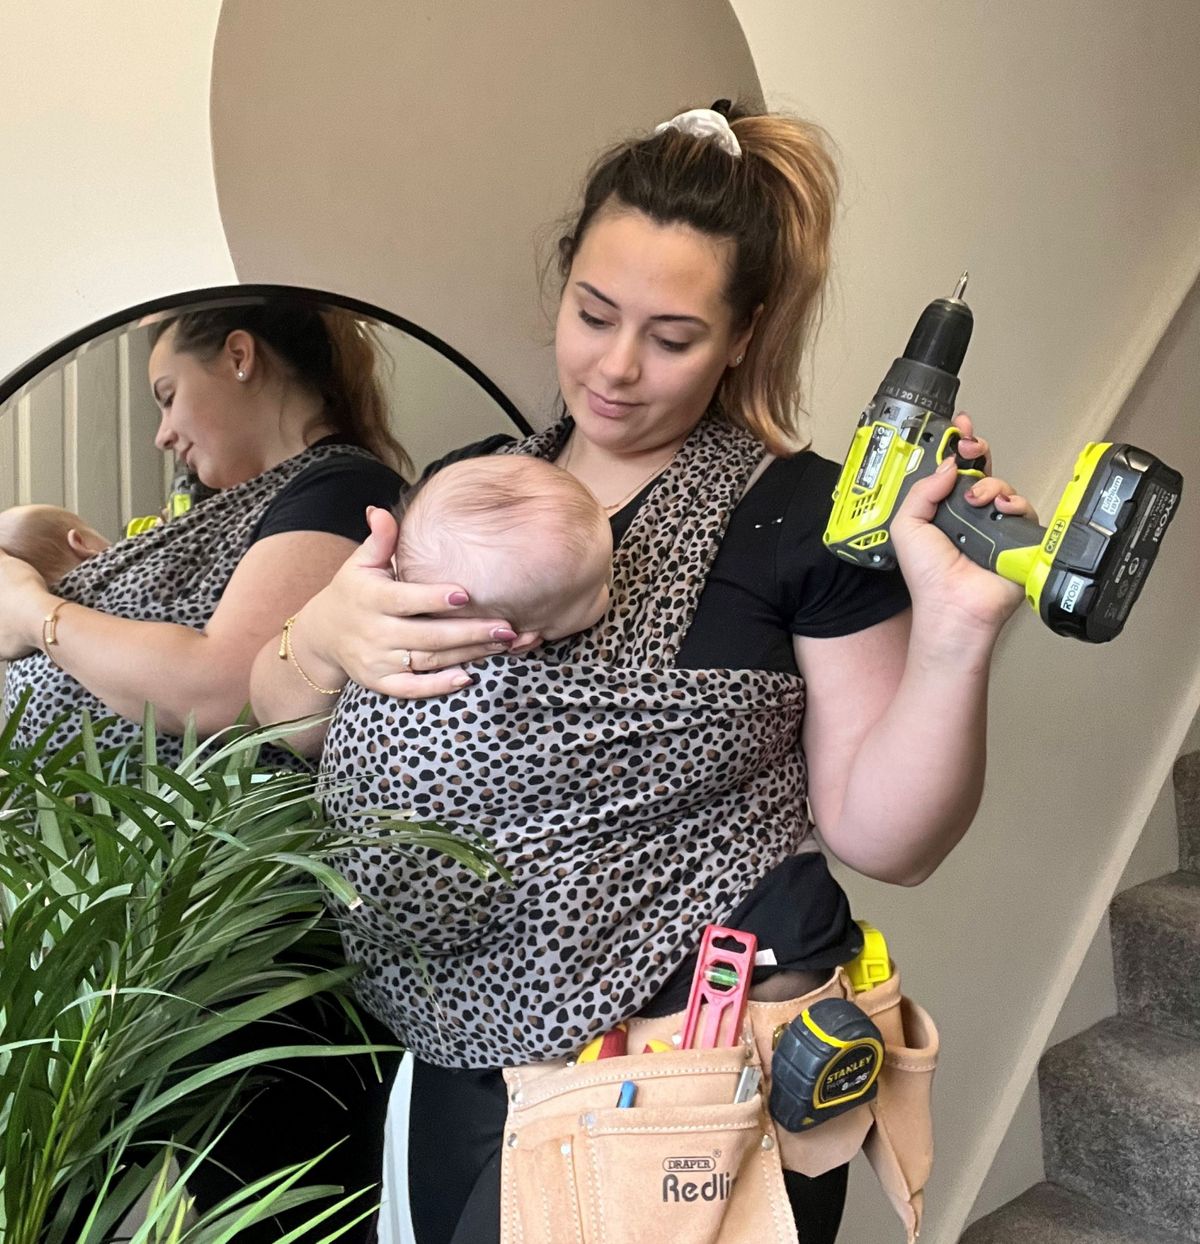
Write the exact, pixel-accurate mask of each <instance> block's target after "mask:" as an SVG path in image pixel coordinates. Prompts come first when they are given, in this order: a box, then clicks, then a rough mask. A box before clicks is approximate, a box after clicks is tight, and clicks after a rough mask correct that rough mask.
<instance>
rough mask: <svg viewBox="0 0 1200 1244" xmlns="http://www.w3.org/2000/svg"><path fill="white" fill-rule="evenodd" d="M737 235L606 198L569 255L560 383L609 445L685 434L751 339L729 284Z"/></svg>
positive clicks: (662, 441)
mask: <svg viewBox="0 0 1200 1244" xmlns="http://www.w3.org/2000/svg"><path fill="white" fill-rule="evenodd" d="M732 248H733V243H732V242H731V241H729V240H727V239H723V238H712V237H709V236H707V235H706V234H703V233H699V232H697V231H696V230H694V229H692V228H689V227H688V226H686V225H677V224H676V225H660V224H656V223H655V222H654V221H652V220H651V219H650V218H649V217H648V216H645V215H643V214H642V213H641V212H637V211H632V210H625V209H616V210H613V209H608V208H603V209H601V211H600V212H599V213H597V215H596V216H595V217H594V218H593V221H592V224H591V226H590V228H589V229H588V231H587V233H586V234H585V235H584V238H583V242H582V244H581V245H580V247H579V249H578V251H577V252H576V255H575V261H574V263H573V264H572V265H571V272H570V275H569V276H568V278H567V284H566V287H565V289H564V290H563V297H562V302H561V304H560V306H559V310H558V324H557V328H556V331H555V353H556V356H557V361H558V382H559V386H560V388H561V390H562V395H563V399H564V401H565V402H566V405H567V410H568V411H569V412H570V413H571V415H572V417H573V418H574V420H575V425H576V427H577V428H578V429H579V431H580V432H581V433H582V434H583V435H584V436H585V437H586V438H587V439H588V440H589V441H593V442H595V443H596V444H598V445H603V446H604V447H606V448H608V449H610V450H612V451H613V452H616V453H636V452H642V451H646V450H652V449H656V448H659V447H661V446H666V445H668V444H678V443H680V442H682V441H683V440H684V439H685V438H686V437H687V435H688V433H690V432H691V430H692V429H693V428H694V427H695V426H696V424H697V422H698V421H699V419H700V417H701V415H703V414H704V412H705V410H706V409H707V408H708V405H709V403H710V402H711V401H712V396H713V394H714V392H715V391H716V388H717V384H718V382H719V381H720V379H721V376H722V374H723V373H724V371H725V369H726V367H729V366H731V365H732V364H733V362H734V360H735V359H736V358H737V356H738V355H739V354H741V353H742V352H743V351H744V350H745V347H746V343H747V342H748V341H749V339H750V329H746V330H744V331H740V332H737V333H735V332H734V328H733V323H732V315H731V311H730V308H729V305H728V304H727V302H726V301H725V286H726V281H727V279H728V273H729V264H730V261H731V260H732Z"/></svg>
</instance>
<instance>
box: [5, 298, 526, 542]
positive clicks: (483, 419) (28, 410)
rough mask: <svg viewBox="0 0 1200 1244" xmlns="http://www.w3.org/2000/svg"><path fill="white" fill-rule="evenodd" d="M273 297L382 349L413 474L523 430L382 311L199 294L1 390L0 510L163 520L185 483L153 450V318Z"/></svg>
mask: <svg viewBox="0 0 1200 1244" xmlns="http://www.w3.org/2000/svg"><path fill="white" fill-rule="evenodd" d="M280 298H287V299H295V300H298V301H302V302H303V303H305V304H306V305H309V306H317V307H319V308H320V309H321V310H323V311H327V312H330V313H334V314H338V315H346V316H350V317H352V318H353V319H354V320H356V321H357V322H358V323H360V324H362V325H365V326H367V328H368V329H369V331H370V333H371V336H372V337H373V338H374V340H375V342H376V344H377V346H378V350H379V357H380V374H381V378H382V380H383V382H384V386H385V389H386V392H387V397H388V405H389V409H390V411H391V420H392V422H391V426H392V431H393V433H394V434H395V436H396V438H397V439H398V440H399V441H400V443H401V445H403V447H404V449H405V450H406V451H407V452H408V454H409V456H410V458H411V459H412V461H413V465H414V468H415V470H416V472H417V473H418V474H419V473H420V471H421V470H422V469H423V468H424V467H425V466H427V465H428V464H429V463H430V462H432V461H434V460H436V459H437V458H438V457H440V456H441V455H443V454H445V453H447V452H449V451H450V450H452V449H455V448H457V447H459V446H462V445H467V444H470V443H471V442H472V441H477V440H482V439H483V438H485V437H488V436H492V435H495V434H497V433H508V434H511V435H518V436H519V435H522V434H524V433H526V432H528V431H529V430H530V428H529V425H528V424H527V423H526V421H525V420H524V418H522V416H521V414H520V413H519V412H518V411H517V409H516V407H515V406H514V405H513V403H512V402H511V401H510V400H509V399H508V398H507V397H506V396H505V395H504V394H503V393H502V392H501V391H500V389H499V388H498V387H497V386H496V385H495V384H493V383H492V382H491V381H490V380H489V379H488V377H487V376H485V375H484V374H483V373H482V372H481V371H479V369H478V368H476V367H475V366H474V365H473V364H472V363H471V362H470V361H469V360H468V359H466V358H464V357H463V356H462V355H461V354H459V353H458V352H457V351H456V350H455V349H454V348H453V347H452V346H450V345H449V344H447V343H446V342H444V341H442V340H440V339H439V338H437V337H436V336H434V335H433V334H432V333H429V332H427V331H425V330H424V329H422V328H421V327H420V326H419V325H416V324H412V323H410V322H409V321H407V320H405V319H403V318H402V317H400V316H397V315H393V314H392V313H391V312H388V311H385V310H383V309H382V308H380V307H375V306H372V305H371V304H369V303H364V302H359V301H357V300H355V299H352V298H346V297H342V296H339V295H334V294H329V293H325V292H323V291H319V290H311V289H298V288H294V287H290V286H274V285H244V286H233V287H227V288H219V289H205V290H195V291H191V292H189V293H186V294H178V295H173V296H170V297H166V298H161V299H156V300H154V301H152V302H149V303H144V304H142V305H141V306H137V307H133V308H130V309H129V310H127V311H124V312H121V313H119V314H117V315H114V316H111V317H109V318H108V319H106V320H103V321H101V322H99V323H97V324H93V325H91V326H89V327H88V328H85V329H82V330H81V331H80V332H78V333H75V334H73V335H72V336H71V337H69V338H67V339H65V340H63V341H61V342H59V343H58V344H57V345H55V346H52V347H51V348H49V349H48V350H46V351H44V352H43V353H42V354H40V355H38V356H37V357H36V358H34V359H31V360H30V361H29V362H28V363H27V364H25V365H24V366H23V367H21V368H18V370H17V371H15V372H13V373H12V374H11V375H10V376H9V377H7V378H6V379H5V380H4V381H2V382H0V509H4V508H7V507H8V506H12V505H25V504H35V503H36V504H46V505H56V506H62V507H64V508H66V509H68V510H71V511H73V512H75V513H77V514H80V515H81V516H83V517H84V518H86V519H87V520H88V523H89V524H90V525H91V526H92V527H94V528H95V529H96V530H97V531H99V532H100V533H101V534H102V535H104V536H105V537H106V538H107V539H109V540H115V539H117V538H118V537H119V536H121V535H122V534H124V533H125V531H126V529H127V527H128V525H129V524H130V522H131V521H134V520H136V519H138V518H140V517H143V516H151V515H157V514H159V513H160V512H162V510H163V509H164V507H165V506H166V505H167V504H168V499H169V497H170V495H171V493H172V491H173V490H178V489H179V488H180V487H181V482H180V481H181V475H180V472H179V470H178V464H176V463H175V461H174V460H173V456H172V455H171V454H170V453H163V452H160V451H159V450H158V449H157V448H156V447H155V444H154V435H155V431H156V429H157V427H158V421H159V412H158V407H157V406H156V404H155V400H154V395H153V394H152V393H151V391H150V385H149V380H148V377H147V362H148V359H149V355H150V349H151V344H152V340H151V339H152V327H151V326H152V324H153V322H154V321H156V320H160V319H163V318H166V317H168V316H173V315H178V314H180V313H182V312H184V311H191V310H198V309H201V308H205V309H207V308H213V307H220V306H228V305H232V304H235V303H240V304H245V303H253V302H263V301H265V300H267V299H271V300H278V299H280ZM193 487H194V484H193Z"/></svg>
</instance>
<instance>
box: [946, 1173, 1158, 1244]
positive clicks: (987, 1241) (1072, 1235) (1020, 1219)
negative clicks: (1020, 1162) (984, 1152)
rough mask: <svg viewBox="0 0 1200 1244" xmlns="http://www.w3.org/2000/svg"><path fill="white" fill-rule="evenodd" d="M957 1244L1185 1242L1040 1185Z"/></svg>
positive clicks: (1054, 1187) (974, 1227)
mask: <svg viewBox="0 0 1200 1244" xmlns="http://www.w3.org/2000/svg"><path fill="white" fill-rule="evenodd" d="M959 1244H1182V1241H1181V1238H1180V1237H1179V1236H1177V1235H1169V1234H1167V1233H1166V1232H1163V1231H1158V1230H1156V1229H1155V1228H1153V1227H1147V1226H1146V1224H1145V1223H1144V1222H1142V1221H1141V1220H1139V1219H1137V1218H1130V1217H1129V1216H1128V1215H1127V1214H1121V1213H1118V1212H1117V1211H1116V1210H1112V1209H1107V1208H1104V1207H1102V1206H1099V1205H1097V1204H1095V1202H1093V1201H1089V1200H1088V1199H1087V1198H1086V1197H1082V1196H1079V1195H1078V1194H1077V1193H1074V1192H1068V1191H1067V1189H1066V1188H1060V1187H1058V1186H1057V1185H1056V1184H1036V1185H1035V1186H1034V1187H1032V1188H1030V1189H1029V1191H1028V1192H1023V1193H1022V1194H1021V1195H1020V1196H1019V1197H1017V1199H1016V1200H1015V1201H1009V1203H1008V1204H1007V1205H1002V1206H1001V1207H1000V1208H999V1209H998V1210H996V1211H995V1213H992V1214H988V1215H987V1217H986V1218H981V1219H979V1221H978V1222H974V1223H972V1224H971V1225H970V1226H969V1227H968V1228H967V1230H966V1232H965V1233H964V1234H963V1236H962V1237H961V1239H960V1240H959Z"/></svg>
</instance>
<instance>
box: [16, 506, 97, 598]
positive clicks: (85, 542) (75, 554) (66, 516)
mask: <svg viewBox="0 0 1200 1244" xmlns="http://www.w3.org/2000/svg"><path fill="white" fill-rule="evenodd" d="M106 548H108V541H107V540H106V539H105V538H104V537H103V536H102V535H101V534H100V533H99V532H98V531H96V530H95V529H94V528H92V527H89V526H88V525H87V523H85V522H84V521H83V519H82V518H80V517H79V515H78V514H72V513H71V511H70V510H64V509H61V508H60V507H59V506H57V505H14V506H10V507H9V508H8V509H7V510H3V511H0V549H3V550H4V552H6V553H9V554H11V555H12V556H13V557H19V558H20V559H21V560H22V561H24V562H28V563H29V564H30V565H31V566H32V567H33V568H34V569H35V570H36V571H37V572H38V574H40V575H41V576H42V578H43V579H45V580H46V582H47V584H50V585H53V584H55V583H57V582H58V581H59V579H61V578H63V576H64V575H66V574H67V573H68V572H69V571H72V570H74V569H75V567H76V566H78V565H79V564H80V562H85V561H87V559H88V558H89V557H95V556H96V554H97V553H102V552H103V551H104V550H105V549H106Z"/></svg>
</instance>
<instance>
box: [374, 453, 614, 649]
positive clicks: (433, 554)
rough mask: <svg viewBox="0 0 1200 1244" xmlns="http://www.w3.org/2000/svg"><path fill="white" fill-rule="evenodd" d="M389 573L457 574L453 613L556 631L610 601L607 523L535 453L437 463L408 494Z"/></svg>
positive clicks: (572, 628) (572, 626) (422, 577)
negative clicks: (461, 606)
mask: <svg viewBox="0 0 1200 1244" xmlns="http://www.w3.org/2000/svg"><path fill="white" fill-rule="evenodd" d="M396 574H397V575H398V577H399V578H401V579H404V580H406V581H408V582H410V583H461V584H462V586H463V587H464V588H466V590H467V592H468V593H469V594H470V597H471V603H470V605H469V606H467V607H466V609H465V610H455V613H456V614H458V615H459V616H461V614H462V613H463V612H468V613H470V614H471V615H473V616H477V617H483V616H493V617H499V618H504V619H506V620H507V621H508V623H509V624H510V625H511V626H512V627H513V629H514V630H516V631H518V632H531V633H536V634H538V635H540V636H541V638H542V639H547V640H551V639H561V638H562V637H563V636H564V635H573V634H575V632H576V631H583V630H586V629H587V628H588V627H589V626H592V625H593V624H594V623H596V622H597V621H599V619H600V618H601V617H603V616H604V613H605V611H606V610H607V608H608V588H609V582H610V580H611V578H612V530H611V528H610V527H609V525H608V519H607V518H606V517H605V514H604V511H603V510H602V509H601V508H600V506H599V504H598V503H597V501H596V499H595V497H593V496H592V494H591V493H590V492H588V490H587V489H586V488H585V487H584V486H583V485H582V484H581V483H580V482H579V481H578V480H577V479H576V478H575V477H574V476H573V475H569V474H568V473H567V472H566V471H563V470H560V469H559V468H558V467H556V466H553V465H551V464H550V463H549V462H545V461H543V460H542V459H540V458H531V457H529V456H527V455H524V454H497V455H494V456H492V457H486V458H469V459H467V460H466V461H464V462H455V463H452V464H451V465H450V466H448V467H444V468H443V469H442V470H440V471H438V472H437V474H436V475H433V476H431V477H430V478H429V479H428V480H426V481H425V483H423V484H421V485H420V487H418V488H417V489H415V490H414V491H413V493H412V494H411V495H410V497H409V498H408V500H407V502H406V504H405V507H404V512H403V515H402V517H401V521H400V538H399V540H398V541H397V543H396Z"/></svg>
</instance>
